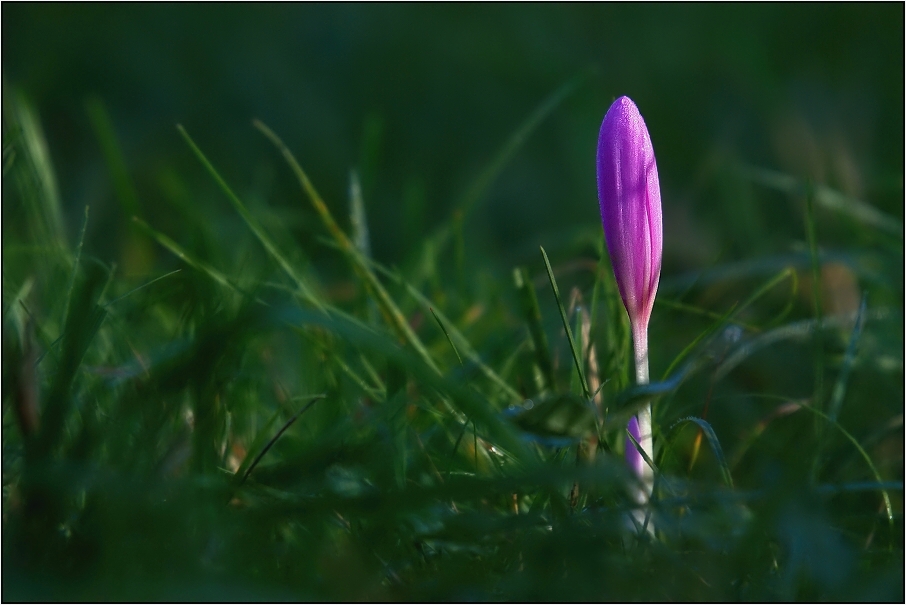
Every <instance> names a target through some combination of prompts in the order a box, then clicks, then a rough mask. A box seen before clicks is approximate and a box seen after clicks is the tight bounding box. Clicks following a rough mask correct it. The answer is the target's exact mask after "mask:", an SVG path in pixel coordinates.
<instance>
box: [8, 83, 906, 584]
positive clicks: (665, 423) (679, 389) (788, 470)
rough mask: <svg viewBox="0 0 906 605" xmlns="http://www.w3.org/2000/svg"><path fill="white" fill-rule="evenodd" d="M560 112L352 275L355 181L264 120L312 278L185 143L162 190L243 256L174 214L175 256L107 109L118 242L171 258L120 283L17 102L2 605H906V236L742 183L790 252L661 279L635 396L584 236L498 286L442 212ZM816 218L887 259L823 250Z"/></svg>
mask: <svg viewBox="0 0 906 605" xmlns="http://www.w3.org/2000/svg"><path fill="white" fill-rule="evenodd" d="M570 86H572V84H569V85H567V86H566V87H564V88H563V89H560V90H558V91H556V92H555V93H554V94H553V95H552V96H551V97H550V98H549V99H547V100H546V101H544V102H543V103H542V104H541V105H540V106H539V107H538V109H537V110H536V111H535V112H533V113H532V114H531V115H530V116H529V117H528V118H527V119H526V121H525V122H524V123H523V124H522V125H520V126H519V127H518V128H517V129H516V130H515V131H514V133H513V135H512V136H511V137H510V138H509V139H507V140H505V141H503V142H502V144H501V148H500V151H499V152H498V153H497V154H496V155H495V156H494V157H493V159H492V160H491V161H490V162H489V163H488V164H487V165H486V166H484V168H483V169H482V170H481V171H479V173H478V176H477V178H476V180H475V182H474V184H473V185H472V186H471V187H470V188H468V189H467V190H466V191H467V192H466V194H465V195H464V197H463V198H462V199H461V200H460V202H459V204H458V206H457V207H458V208H459V212H458V213H454V215H453V216H451V218H450V219H449V220H448V221H446V222H444V223H442V224H441V225H439V227H438V228H437V230H436V231H435V232H434V233H433V234H430V235H428V236H426V237H425V239H424V241H422V242H417V243H413V244H412V245H411V249H412V250H413V251H414V252H413V254H412V257H411V258H410V259H409V260H408V262H407V263H406V264H405V265H404V266H403V267H402V268H399V267H388V266H385V265H384V264H382V263H381V262H380V261H379V260H378V259H375V258H373V257H372V256H371V253H370V249H369V246H368V244H367V242H368V239H369V238H368V232H367V224H368V212H367V209H368V200H367V199H362V196H361V190H360V188H359V187H358V185H357V180H356V177H355V175H354V174H353V175H352V176H351V178H350V196H349V199H348V200H341V199H331V200H327V199H323V198H322V197H321V195H320V194H319V193H318V191H317V188H316V186H315V182H316V180H317V179H316V175H308V174H306V172H305V171H304V169H303V168H302V167H301V166H300V164H299V163H298V162H297V160H296V159H295V157H294V155H293V152H292V150H291V149H289V148H288V147H287V146H286V145H285V144H284V143H283V142H282V141H281V139H280V137H279V134H278V133H275V132H273V131H272V130H271V129H270V128H269V127H268V126H266V125H265V124H263V123H261V122H258V121H256V122H255V123H254V125H253V127H254V128H255V129H257V130H258V131H259V132H260V133H261V135H262V136H263V137H264V139H265V140H266V141H269V143H270V144H272V145H273V151H272V154H271V155H270V156H266V158H265V159H266V161H267V162H269V163H271V164H272V165H273V166H274V169H275V170H280V171H285V172H286V173H287V175H289V176H292V177H294V178H295V179H296V180H297V181H298V191H297V193H296V195H297V196H298V200H297V201H298V203H299V204H306V205H309V206H310V207H311V208H312V210H313V211H314V214H313V216H315V217H316V218H317V219H318V220H319V221H320V226H319V227H318V228H317V229H314V231H316V232H317V233H318V237H319V238H320V239H319V240H318V242H317V245H316V246H314V249H316V250H318V253H317V254H316V255H313V254H312V253H311V252H310V250H311V249H312V246H311V245H307V246H304V247H303V246H301V245H300V244H299V243H298V242H296V241H294V240H293V238H291V237H289V236H288V235H287V232H286V230H285V229H284V228H282V227H281V224H280V219H279V217H277V216H275V215H274V214H273V213H272V211H271V210H269V208H268V206H267V204H266V203H263V202H261V200H260V199H256V200H254V202H255V203H251V201H250V200H245V199H242V198H243V194H242V193H241V192H237V191H238V190H237V189H234V188H233V187H232V186H231V184H230V182H231V177H230V175H227V174H221V173H220V172H219V170H218V168H217V166H216V165H215V164H214V163H213V162H212V161H211V160H210V158H209V156H208V155H207V154H206V149H205V143H204V141H201V140H196V139H194V138H193V137H192V135H191V133H190V132H189V131H188V130H187V129H185V128H183V127H179V129H178V133H177V132H176V131H174V137H173V141H174V147H176V146H178V145H180V144H184V145H186V146H188V148H189V149H190V151H191V157H193V158H194V160H195V162H194V163H186V164H185V165H182V166H180V169H179V170H180V173H181V176H180V175H176V176H173V175H170V176H171V178H175V179H177V186H174V187H172V188H171V189H170V190H171V191H180V190H181V191H186V190H189V193H188V199H189V200H191V199H192V196H194V195H198V194H197V193H193V192H192V191H191V185H187V184H186V183H194V182H198V179H196V178H195V177H197V176H199V175H203V176H205V178H207V179H209V180H210V182H212V183H213V184H214V185H215V187H216V189H215V195H216V196H217V200H218V203H219V204H221V206H222V212H223V213H224V214H226V213H234V216H235V217H238V219H239V220H240V221H241V225H242V231H238V232H233V231H231V232H230V233H228V234H225V233H223V232H222V231H220V230H219V226H218V225H219V223H218V222H217V221H214V220H208V219H207V218H206V217H204V216H201V215H199V214H197V213H193V210H192V208H191V207H189V206H190V203H187V202H185V201H180V199H178V195H176V194H174V200H172V204H173V207H174V208H180V210H179V212H178V213H177V217H176V218H175V219H174V220H176V221H177V222H180V223H181V225H180V230H179V232H180V233H181V234H183V236H184V237H183V238H182V239H179V238H176V237H173V236H172V235H171V234H170V233H168V232H167V230H166V229H164V228H162V227H160V226H159V225H157V224H155V223H154V222H152V221H150V220H148V219H147V217H145V216H144V215H143V214H142V208H143V205H142V204H143V202H142V196H143V193H142V191H141V190H140V189H139V188H138V187H136V185H135V184H134V183H133V182H132V181H131V179H130V177H129V171H128V165H129V163H128V160H127V159H126V158H125V157H123V155H122V152H121V151H120V147H119V145H118V143H117V140H116V136H115V130H114V128H113V126H112V124H111V122H110V119H109V117H108V116H107V114H106V112H105V110H104V107H103V104H102V103H101V102H100V101H99V100H93V101H91V102H90V103H89V104H88V106H87V111H88V114H89V116H90V119H91V122H92V124H93V126H94V129H95V132H96V134H97V137H98V141H99V149H100V152H99V153H101V154H102V155H103V156H104V159H105V161H106V165H107V167H108V169H109V178H110V179H111V181H112V183H113V186H114V188H115V191H116V195H117V197H118V200H119V202H120V205H121V208H122V209H123V210H124V212H127V213H128V215H129V216H134V219H133V220H132V221H131V222H130V223H128V227H126V228H127V229H129V231H128V233H127V234H126V235H125V237H126V239H127V240H128V241H129V242H130V245H131V246H133V248H134V249H135V250H139V251H140V250H142V249H148V248H149V247H159V250H161V251H162V252H163V251H166V255H167V256H163V258H166V259H167V260H166V262H161V263H158V265H156V266H152V267H150V268H148V269H146V270H144V271H143V272H141V274H127V273H124V272H123V271H122V270H120V269H119V268H118V267H117V266H116V265H114V264H111V263H110V262H108V261H107V260H105V259H103V258H97V257H95V256H93V255H92V252H91V250H92V248H93V246H92V242H91V241H86V225H88V224H89V223H90V222H91V221H94V220H99V217H96V216H95V214H94V213H93V211H92V210H91V209H90V208H86V209H85V211H84V214H83V222H82V226H81V229H79V230H78V234H79V235H78V237H77V238H76V240H75V241H72V240H70V239H68V237H67V231H66V229H65V227H64V223H65V221H64V218H63V214H62V211H61V208H60V202H59V195H58V193H56V184H55V175H54V172H53V169H52V166H51V165H50V163H49V160H48V152H47V147H46V142H45V140H44V137H43V135H42V131H41V125H40V123H39V122H38V120H37V118H36V117H35V113H34V111H33V110H32V109H31V107H30V106H29V104H28V103H27V102H26V101H25V100H24V99H23V98H15V99H12V100H10V101H9V102H8V103H7V104H6V105H5V106H4V112H5V114H4V115H5V118H4V119H5V123H6V125H7V126H6V130H5V132H4V141H3V150H4V151H3V160H4V161H3V180H4V192H3V193H4V196H3V208H4V221H13V222H14V223H15V224H16V227H17V228H16V230H15V231H14V232H10V231H6V232H5V233H6V235H5V237H4V240H3V301H2V302H3V305H2V313H3V377H2V379H3V444H2V445H3V501H2V503H3V576H4V577H3V580H4V582H3V598H4V600H31V599H36V600H66V601H70V600H216V601H227V600H278V599H279V600H284V599H286V600H321V601H333V600H422V601H434V600H444V601H446V600H453V601H466V600H469V601H472V600H478V601H498V600H503V601H558V602H564V601H586V600H588V601H598V600H606V601H622V600H655V601H667V600H746V601H761V600H781V601H791V600H870V601H871V600H897V599H901V598H902V594H903V476H902V473H903V467H902V451H901V450H902V436H903V407H902V404H903V355H902V352H903V351H902V347H903V340H902V334H903V323H902V319H903V312H902V294H903V282H902V254H903V240H902V237H903V231H902V224H900V223H898V222H897V221H896V220H895V219H892V218H891V217H887V216H886V215H883V214H881V213H879V212H878V211H876V210H873V209H872V208H871V207H870V206H869V205H867V204H865V203H863V202H859V203H858V204H856V203H855V202H854V203H849V202H847V201H846V198H845V197H843V196H842V195H841V194H839V193H837V192H835V191H833V190H831V189H829V188H826V187H818V186H815V185H814V184H811V183H807V182H799V181H797V180H796V179H795V178H793V177H790V176H787V175H782V174H776V173H765V172H758V173H753V172H752V171H751V170H749V171H748V172H746V170H748V169H746V170H742V171H741V172H740V174H741V176H740V177H739V178H746V179H751V180H756V181H757V182H758V183H759V184H760V185H761V186H762V187H764V190H765V191H766V192H768V193H770V194H776V193H778V192H780V193H782V194H783V195H788V196H791V197H793V198H795V199H796V200H798V201H800V202H801V206H802V207H803V208H804V209H805V210H804V214H803V216H802V217H794V218H795V220H800V219H801V220H803V222H804V224H805V225H806V231H805V232H804V233H802V235H801V239H800V240H799V243H800V245H799V246H798V248H797V246H796V245H795V244H796V242H791V245H790V252H789V253H788V254H785V255H781V256H772V257H764V256H753V257H750V258H745V259H742V260H741V261H738V262H715V263H714V264H712V265H710V266H705V267H701V270H699V271H696V272H695V273H694V274H689V275H670V274H665V275H664V276H663V278H662V284H661V288H660V292H659V295H658V299H657V302H656V304H655V308H654V314H653V320H652V324H651V333H650V347H651V359H652V376H654V377H657V378H660V380H655V381H654V382H652V383H651V384H649V385H644V386H639V387H637V386H632V385H631V381H630V380H629V377H630V376H631V375H632V367H631V364H632V361H631V359H632V353H631V345H630V337H629V327H628V320H627V318H626V316H625V312H624V310H623V308H622V305H621V302H620V299H619V295H618V293H617V289H616V284H615V283H614V279H613V274H612V272H611V269H610V263H609V260H608V258H607V256H606V247H605V246H604V245H603V236H602V234H601V230H600V226H599V225H589V226H588V230H587V231H584V232H582V233H580V234H577V235H576V237H575V239H574V240H572V241H566V242H564V241H562V240H557V241H550V242H538V244H539V245H540V246H541V247H542V248H546V250H547V252H544V251H543V250H540V251H539V253H538V255H537V258H536V259H535V261H534V262H533V263H531V264H529V265H528V266H520V267H508V268H506V271H504V272H502V273H499V274H495V273H494V271H493V270H491V269H488V268H487V267H484V266H482V263H480V262H478V263H472V264H469V262H468V261H467V260H466V259H467V258H470V257H469V255H467V254H465V253H464V249H463V247H464V245H465V244H464V243H463V239H464V237H465V236H464V234H463V218H462V217H463V216H464V215H465V214H467V213H468V211H469V210H470V209H471V208H472V207H474V206H475V205H476V204H478V203H480V202H481V199H482V194H483V191H484V190H485V189H486V188H487V187H488V186H489V184H490V183H491V182H493V179H494V178H495V175H496V174H497V173H499V171H500V170H502V169H503V167H504V166H505V165H506V162H507V160H508V158H510V157H512V155H513V154H515V153H517V152H518V149H519V146H520V144H521V143H522V142H523V141H524V140H525V139H526V138H528V137H530V136H531V133H532V131H533V129H534V128H535V127H536V126H537V124H538V123H539V122H540V121H542V120H543V119H544V118H545V116H546V115H548V114H549V113H550V112H551V111H553V109H554V108H555V107H556V105H557V103H558V102H559V100H560V99H562V98H563V97H564V95H566V94H567V93H568V90H569V87H570ZM250 127H252V126H250ZM589 161H590V160H589ZM190 175H191V178H189V176H190ZM180 178H182V179H183V181H181V182H180V181H179V179H180ZM841 199H842V200H843V201H842V202H841V201H840V200H841ZM589 203H594V202H593V200H590V201H589ZM854 209H855V210H854ZM822 213H823V214H822ZM819 215H821V216H823V217H824V219H825V220H835V221H840V222H844V223H845V224H846V225H848V226H849V227H850V228H851V229H853V230H855V231H857V232H858V233H860V234H862V235H864V236H865V237H866V238H869V239H870V240H871V241H873V242H875V243H874V244H873V245H872V246H870V247H868V248H866V247H858V246H852V247H834V248H832V249H828V248H825V247H824V246H822V240H821V233H820V230H819V224H820V223H819V221H818V216H819ZM791 220H792V219H791ZM345 225H349V227H346V226H345ZM664 229H665V231H666V230H669V229H670V225H669V224H666V223H665V225H664ZM185 234H190V235H185ZM834 280H836V281H834ZM838 283H842V284H843V285H842V286H839V287H840V288H843V289H844V290H843V291H840V290H839V288H838V290H834V289H833V286H834V284H838ZM841 301H842V302H841ZM853 301H854V302H853ZM647 401H652V402H653V418H654V420H653V424H654V430H655V456H654V459H653V460H649V463H650V464H652V466H653V468H655V471H656V472H655V477H656V479H655V491H654V495H653V497H652V500H651V511H652V515H653V516H654V518H655V519H656V524H655V526H656V528H657V531H656V535H655V536H649V535H647V534H645V533H644V532H638V531H636V530H635V529H632V528H631V527H630V526H629V520H630V519H632V517H631V516H630V515H629V514H628V512H629V511H630V509H631V508H632V506H633V501H632V499H631V497H630V491H629V487H630V484H631V482H632V481H633V477H632V475H631V474H630V473H629V472H628V471H627V469H626V468H625V466H624V462H623V448H624V442H625V438H626V434H627V433H626V430H625V426H626V421H627V420H628V418H629V417H630V416H631V415H632V414H633V413H634V412H635V411H636V410H638V409H639V408H640V406H642V405H644V404H645V403H646V402H647Z"/></svg>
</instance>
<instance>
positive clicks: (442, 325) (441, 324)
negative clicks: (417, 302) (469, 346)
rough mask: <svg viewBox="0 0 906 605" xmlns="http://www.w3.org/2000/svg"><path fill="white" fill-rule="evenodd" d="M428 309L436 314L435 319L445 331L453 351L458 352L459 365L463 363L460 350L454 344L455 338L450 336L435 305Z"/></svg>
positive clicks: (432, 313)
mask: <svg viewBox="0 0 906 605" xmlns="http://www.w3.org/2000/svg"><path fill="white" fill-rule="evenodd" d="M428 310H429V311H431V315H433V316H434V321H436V322H437V325H438V326H440V329H441V330H442V331H443V333H444V336H446V337H447V342H449V343H450V346H451V347H452V348H453V352H454V353H456V358H457V359H458V360H459V365H463V364H462V357H460V356H459V351H458V350H457V349H456V345H455V344H453V339H452V338H450V333H449V332H447V328H446V327H444V323H443V322H442V321H441V320H440V317H438V316H437V313H436V312H435V311H434V308H433V307H428Z"/></svg>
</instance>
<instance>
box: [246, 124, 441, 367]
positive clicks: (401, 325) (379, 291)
mask: <svg viewBox="0 0 906 605" xmlns="http://www.w3.org/2000/svg"><path fill="white" fill-rule="evenodd" d="M252 124H253V125H254V126H255V128H257V129H258V130H259V131H261V133H262V134H263V135H264V136H265V137H267V139H268V140H270V141H271V143H273V144H274V146H275V147H276V148H277V149H278V150H279V151H280V153H281V154H282V155H283V158H284V159H285V160H286V162H287V164H289V166H290V168H291V169H292V171H293V173H295V175H296V178H297V179H298V180H299V184H300V185H301V186H302V190H303V191H305V193H306V194H307V195H308V199H309V200H310V201H311V203H312V206H314V209H315V212H317V213H318V216H320V217H321V221H322V222H323V223H324V226H325V227H327V230H328V231H329V232H330V234H331V236H333V238H334V240H335V241H336V243H337V245H338V246H339V247H340V250H341V251H342V252H343V253H344V254H345V255H346V257H347V259H348V260H349V262H350V263H351V264H352V266H353V269H354V270H355V271H356V273H357V274H358V275H359V277H360V278H361V279H362V280H363V281H364V282H365V283H366V285H367V286H368V287H370V288H371V291H372V292H373V293H374V296H375V297H376V298H377V302H378V306H379V308H380V309H381V311H382V313H383V314H384V317H385V319H386V320H387V322H388V323H389V324H390V326H391V327H392V328H393V329H395V331H396V332H397V333H398V334H399V336H400V338H402V339H403V340H404V341H405V342H407V343H408V344H409V345H410V346H412V348H413V349H415V351H416V352H417V353H418V355H419V356H420V357H421V358H422V360H423V361H424V362H425V363H426V364H428V366H429V367H430V368H432V369H433V370H434V371H436V372H438V373H439V372H440V370H439V369H438V368H437V366H436V365H435V363H434V360H433V359H431V356H430V355H429V354H428V350H427V349H426V348H425V346H424V344H422V342H421V340H419V338H418V336H416V334H415V332H413V331H412V328H411V327H409V322H407V321H406V318H405V317H404V316H403V313H402V311H400V309H399V307H397V305H396V303H395V302H393V299H392V298H391V297H390V294H388V293H387V290H386V289H384V286H383V285H382V284H381V282H380V281H379V280H378V278H377V276H376V275H375V274H374V272H373V271H371V270H370V268H369V267H368V263H367V262H366V260H365V258H364V257H363V256H362V255H361V254H360V253H359V251H358V249H357V248H356V247H355V245H354V244H353V243H352V241H351V240H350V239H349V238H348V237H347V236H346V234H345V233H344V232H343V230H342V229H340V226H339V225H337V222H336V221H335V220H334V218H333V215H332V214H331V213H330V210H329V209H328V208H327V205H326V204H325V203H324V200H322V199H321V196H320V194H319V193H318V191H317V190H316V189H315V187H314V185H312V183H311V181H310V180H309V178H308V175H307V174H305V171H304V170H302V167H301V166H299V163H298V162H297V161H296V158H295V156H293V154H292V152H291V151H290V150H289V148H288V147H287V146H286V145H285V144H284V143H283V141H282V140H280V138H279V137H278V136H277V135H276V134H274V132H273V131H272V130H271V129H270V128H268V127H267V126H266V125H265V124H264V123H263V122H260V121H259V120H254V121H253V122H252Z"/></svg>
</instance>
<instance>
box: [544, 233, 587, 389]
mask: <svg viewBox="0 0 906 605" xmlns="http://www.w3.org/2000/svg"><path fill="white" fill-rule="evenodd" d="M541 256H542V257H543V258H544V266H545V268H546V269H547V277H548V279H550V282H551V288H553V290H554V298H556V299H557V308H558V309H559V310H560V319H562V320H563V329H564V330H566V338H567V340H569V348H570V351H571V352H572V354H573V361H574V362H575V364H576V372H577V373H578V374H579V383H580V384H581V385H582V392H583V393H584V395H585V397H586V398H587V399H591V393H589V392H588V383H587V382H585V373H584V372H583V371H582V361H581V359H580V358H579V351H577V350H576V343H575V341H574V340H573V334H572V330H571V329H570V327H569V320H568V319H567V317H566V310H565V309H564V308H563V301H562V300H560V289H559V288H557V280H556V278H554V270H553V269H552V268H551V262H550V260H548V258H547V252H545V251H544V248H543V247H541Z"/></svg>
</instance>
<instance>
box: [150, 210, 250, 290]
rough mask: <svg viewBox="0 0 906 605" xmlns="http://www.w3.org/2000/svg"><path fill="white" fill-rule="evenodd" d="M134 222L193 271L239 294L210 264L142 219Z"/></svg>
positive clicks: (225, 277) (224, 276)
mask: <svg viewBox="0 0 906 605" xmlns="http://www.w3.org/2000/svg"><path fill="white" fill-rule="evenodd" d="M132 221H133V222H134V223H135V224H136V225H138V227H139V229H141V230H142V231H143V232H144V233H146V234H147V235H149V236H150V237H152V238H153V239H154V240H155V241H157V243H159V244H160V245H161V246H163V247H164V248H166V249H167V250H169V251H170V252H172V253H173V254H174V255H175V256H176V257H177V258H179V259H180V260H181V261H183V262H184V263H186V264H187V265H189V266H190V267H192V268H193V269H195V270H197V271H201V272H202V273H205V274H207V276H208V277H210V278H211V279H213V280H214V281H215V282H217V283H218V284H220V285H221V286H224V287H226V288H229V289H230V290H233V291H235V292H239V288H237V287H236V285H235V284H233V283H232V282H231V281H230V280H229V279H228V278H227V276H226V275H224V274H223V273H221V272H220V271H218V270H217V269H215V268H214V267H212V266H210V265H209V264H207V263H205V262H204V261H201V260H198V259H196V258H194V257H192V256H190V255H189V253H188V252H186V251H185V250H183V249H182V247H181V246H180V245H179V244H177V243H176V242H174V241H173V240H172V239H170V238H169V237H167V236H166V235H164V234H163V233H161V232H159V231H157V230H156V229H154V228H153V227H151V226H150V225H148V223H146V222H145V221H143V220H142V219H140V218H138V217H136V216H134V217H132Z"/></svg>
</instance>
